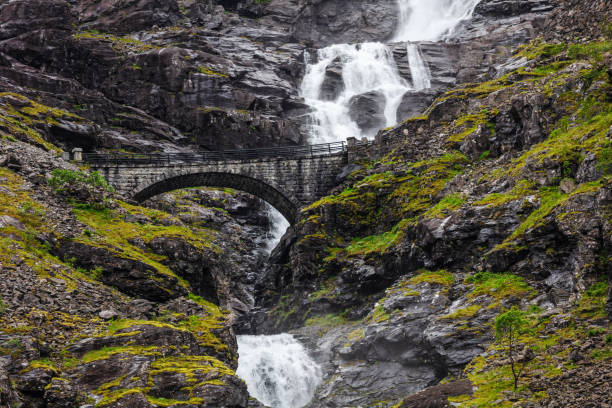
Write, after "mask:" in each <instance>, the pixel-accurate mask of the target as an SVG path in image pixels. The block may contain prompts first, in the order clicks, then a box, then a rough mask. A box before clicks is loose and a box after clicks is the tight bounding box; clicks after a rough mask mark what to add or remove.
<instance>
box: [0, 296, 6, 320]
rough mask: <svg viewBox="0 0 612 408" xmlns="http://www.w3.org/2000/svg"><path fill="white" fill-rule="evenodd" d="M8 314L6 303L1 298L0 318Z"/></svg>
mask: <svg viewBox="0 0 612 408" xmlns="http://www.w3.org/2000/svg"><path fill="white" fill-rule="evenodd" d="M5 312H6V303H4V301H3V300H2V298H0V316H2V315H3V314H4V313H5Z"/></svg>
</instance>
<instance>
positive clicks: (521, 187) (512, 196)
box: [474, 180, 536, 207]
mask: <svg viewBox="0 0 612 408" xmlns="http://www.w3.org/2000/svg"><path fill="white" fill-rule="evenodd" d="M535 193H536V191H535V182H534V181H532V180H520V181H519V182H517V183H516V185H515V186H514V187H513V188H512V190H510V191H509V192H507V193H493V194H489V195H487V196H486V197H484V198H483V199H482V200H480V201H477V202H475V203H474V205H490V206H492V207H500V206H502V205H504V204H506V203H508V202H510V201H514V200H518V199H520V198H523V197H526V196H528V195H531V194H535Z"/></svg>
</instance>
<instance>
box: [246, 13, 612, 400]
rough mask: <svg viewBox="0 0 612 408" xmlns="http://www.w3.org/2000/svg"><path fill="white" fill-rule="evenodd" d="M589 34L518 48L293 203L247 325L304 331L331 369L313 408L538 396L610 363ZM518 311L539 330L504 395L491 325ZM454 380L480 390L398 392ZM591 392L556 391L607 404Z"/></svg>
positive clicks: (599, 116)
mask: <svg viewBox="0 0 612 408" xmlns="http://www.w3.org/2000/svg"><path fill="white" fill-rule="evenodd" d="M568 4H569V3H567V4H563V5H562V7H568ZM485 6H487V7H496V8H497V7H501V5H499V4H497V3H493V2H491V4H485V5H482V7H485ZM482 7H481V8H480V10H481V12H483V13H484V11H482V10H483V9H482ZM599 7H600V8H599V9H597V10H598V11H599V12H602V13H607V12H608V10H607V8H605V6H603V4H602V5H599ZM581 12H582V13H584V14H582V16H584V17H586V16H590V15H591V14H590V13H592V12H593V10H592V9H590V6H588V7H586V8H585V9H583V10H582V11H581ZM576 14H579V11H576ZM584 17H580V15H576V16H575V17H574V18H575V19H576V20H578V21H589V20H588V18H586V19H585V20H583V18H584ZM565 18H566V16H561V14H552V15H551V16H550V19H547V20H543V21H542V22H541V24H540V27H542V29H544V30H547V28H546V27H552V26H555V24H564V22H563V21H560V20H559V19H565ZM586 26H587V28H586V30H585V31H584V33H585V34H584V35H585V38H584V42H583V43H582V44H573V45H567V44H565V43H562V44H547V43H544V42H533V43H531V44H530V45H529V46H527V47H523V48H519V50H518V52H517V53H516V54H515V55H514V56H513V57H512V58H511V59H510V60H508V61H507V63H506V64H505V65H504V66H503V67H500V69H499V71H497V72H494V71H490V72H488V73H487V74H486V75H485V78H493V79H492V80H490V81H486V82H480V83H475V84H469V85H467V86H460V87H456V88H455V89H453V90H451V91H449V92H446V93H444V94H442V95H441V96H440V97H439V98H437V99H436V100H435V102H434V103H433V105H432V106H431V107H430V108H429V109H428V110H427V112H426V114H425V116H423V117H417V118H414V119H410V120H408V121H405V122H404V123H403V124H401V125H399V126H398V127H396V128H394V129H391V130H388V131H383V132H382V133H381V134H380V135H379V136H378V140H382V141H383V142H382V145H380V146H377V145H374V146H373V147H372V148H370V149H369V150H366V151H364V152H363V156H362V158H361V159H362V160H363V161H362V162H361V164H360V165H359V166H356V167H354V168H352V171H353V172H352V174H351V176H350V177H349V181H347V182H346V183H345V185H343V186H340V187H338V189H337V190H335V191H334V194H333V195H330V196H329V197H326V198H324V199H322V200H320V201H318V202H316V203H314V204H312V205H311V206H309V207H307V208H305V209H303V211H302V221H301V222H300V223H299V224H298V225H297V226H296V227H295V232H294V233H293V234H292V235H290V236H289V235H288V236H286V237H285V238H286V241H285V243H284V244H285V245H284V246H283V247H281V248H279V249H278V250H277V252H276V254H275V257H274V258H273V261H274V265H272V266H271V267H270V268H269V269H268V271H267V274H266V276H265V278H264V279H263V280H262V282H261V284H260V288H259V289H260V291H259V299H260V305H261V306H262V307H263V308H264V309H265V310H267V313H265V314H264V313H260V314H259V315H257V316H256V318H257V320H258V327H259V329H260V330H262V331H264V332H270V331H272V332H273V331H285V330H293V331H294V332H295V333H297V334H298V335H301V336H304V338H305V339H306V340H305V341H309V342H310V344H311V347H312V349H313V350H315V352H316V353H318V357H319V359H320V361H322V362H323V363H324V364H326V370H327V376H326V381H325V383H324V385H323V386H321V387H320V388H319V390H318V392H317V395H316V397H315V400H314V401H313V402H312V403H311V406H313V407H331V406H373V405H374V404H375V403H378V404H381V406H390V405H393V404H396V403H398V402H399V403H398V405H396V406H402V407H404V406H406V407H413V406H414V407H417V406H430V405H420V404H426V401H428V400H430V399H432V400H434V401H438V402H437V403H436V404H439V405H431V406H446V404H447V403H448V400H447V397H451V401H454V402H458V403H459V402H461V403H464V404H466V405H465V406H498V405H499V406H504V404H509V402H508V400H510V401H514V402H516V401H519V402H520V404H521V405H519V406H549V405H547V404H549V403H552V402H551V401H556V398H557V397H554V396H553V395H558V392H557V391H555V390H553V389H551V388H548V387H549V386H547V385H543V383H542V382H541V381H540V380H539V377H540V376H541V375H545V376H549V375H550V376H553V377H555V378H556V377H557V376H559V378H567V377H568V376H570V375H571V373H572V372H573V371H572V370H574V368H575V367H576V365H579V366H580V367H582V369H583V370H587V371H588V370H591V369H593V370H597V367H599V366H600V364H602V365H603V366H605V363H602V362H601V360H605V359H606V358H607V357H605V356H608V355H609V339H608V337H609V327H608V326H609V316H610V315H609V313H610V310H611V309H610V304H611V300H610V299H611V298H610V295H609V289H608V288H609V281H610V272H611V269H610V259H609V256H608V254H609V251H610V244H611V242H612V241H610V218H609V214H610V202H611V201H610V198H611V197H610V184H609V174H610V167H609V166H610V163H609V144H610V137H611V125H612V123H611V122H610V86H611V81H610V80H611V77H610V75H611V74H612V66H611V65H610V55H609V51H610V39H609V38H610V37H604V36H602V34H601V33H602V31H601V26H600V28H599V30H600V31H595V30H596V29H595V28H593V27H594V26H595V25H594V24H593V25H588V24H587V25H586ZM545 33H548V31H545ZM546 35H548V34H546ZM551 35H552V34H551ZM608 35H609V34H608ZM589 38H590V39H591V40H592V41H591V42H589V41H588V39H589ZM593 38H595V40H593ZM606 38H607V39H606ZM517 67H520V68H518V69H517ZM512 306H517V307H519V308H521V309H522V310H524V311H526V312H525V313H526V316H527V317H528V319H529V320H530V322H531V323H530V324H532V327H533V328H534V331H533V332H531V334H530V335H528V336H527V337H526V338H525V339H524V340H523V342H522V344H521V347H523V346H524V347H525V349H524V350H523V351H522V353H523V354H521V355H520V358H522V359H523V360H522V361H523V362H527V364H528V365H527V366H528V367H529V368H528V369H527V372H526V374H525V378H523V380H522V381H524V383H526V384H527V385H526V386H525V387H524V388H522V389H521V392H520V393H517V394H512V393H508V394H504V393H502V392H501V391H502V390H503V389H505V388H504V387H505V386H503V385H501V384H503V382H504V381H506V380H505V379H503V378H508V376H509V375H510V373H509V368H508V366H507V365H505V364H506V363H507V360H504V358H505V357H506V356H505V355H504V353H503V350H502V349H501V348H500V347H498V346H497V345H496V344H495V343H494V340H495V339H494V336H493V335H494V331H493V329H492V327H491V325H492V322H493V320H494V318H495V317H496V316H497V315H498V314H500V313H501V312H503V311H504V310H507V309H509V308H511V307H512ZM580 333H582V334H580ZM584 333H590V334H589V335H588V336H591V337H590V338H589V340H588V341H584V337H583V336H584ZM548 346H550V348H548ZM568 350H575V351H572V353H575V354H572V355H573V357H571V358H570V359H568V357H567V354H566V353H568V352H569V351H568ZM460 376H467V377H468V378H469V379H470V381H471V382H472V384H473V385H475V386H476V388H474V389H470V390H469V392H466V390H465V388H464V387H463V385H461V384H459V383H457V384H454V385H453V386H451V387H449V388H448V389H443V390H442V389H438V388H435V387H434V388H432V389H431V390H430V391H426V392H424V393H422V394H418V395H415V396H414V397H411V398H407V399H406V400H405V401H403V402H402V397H403V396H406V395H409V394H412V393H415V392H417V391H419V390H421V389H423V388H425V387H427V386H428V385H432V384H437V383H438V382H439V381H440V380H441V379H444V378H446V379H449V378H451V379H452V378H457V377H460ZM493 378H495V380H493ZM586 378H588V375H585V378H584V379H580V380H577V381H578V382H579V381H589V380H587V379H586ZM494 384H497V386H499V388H498V389H495V386H496V385H494ZM595 389H596V391H593V392H592V393H591V392H584V393H582V392H579V391H575V392H574V393H575V395H574V396H572V397H571V398H569V399H568V400H566V401H569V400H581V401H590V402H592V403H594V404H595V405H597V404H605V403H609V397H606V396H604V395H605V394H606V388H605V387H604V386H603V385H602V386H597V387H595ZM464 394H469V395H464ZM453 395H454V397H453ZM459 395H461V397H459ZM453 398H454V399H453ZM432 403H433V402H432ZM473 404H475V405H473ZM500 404H501V405H500ZM553 404H554V403H553ZM567 404H569V405H567ZM570 405H571V403H570V402H563V403H559V405H553V406H570ZM508 406H510V405H508Z"/></svg>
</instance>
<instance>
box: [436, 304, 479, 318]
mask: <svg viewBox="0 0 612 408" xmlns="http://www.w3.org/2000/svg"><path fill="white" fill-rule="evenodd" d="M480 309H482V306H480V305H470V306H467V307H464V308H462V309H457V310H456V311H455V312H454V313H450V314H447V315H444V316H441V317H440V320H462V321H463V320H467V319H468V318H470V317H473V316H474V315H475V314H476V313H477V312H478V311H479V310H480Z"/></svg>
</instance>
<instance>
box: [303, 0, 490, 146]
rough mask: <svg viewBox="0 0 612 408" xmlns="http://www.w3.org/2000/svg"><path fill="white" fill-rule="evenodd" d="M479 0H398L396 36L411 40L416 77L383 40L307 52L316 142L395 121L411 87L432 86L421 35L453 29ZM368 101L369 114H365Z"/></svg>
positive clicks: (306, 83)
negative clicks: (403, 72)
mask: <svg viewBox="0 0 612 408" xmlns="http://www.w3.org/2000/svg"><path fill="white" fill-rule="evenodd" d="M479 1H480V0H398V9H399V21H398V27H397V30H396V34H395V36H394V38H393V41H395V42H410V43H411V44H408V45H407V57H406V58H407V60H408V61H407V62H408V64H409V66H410V73H411V77H412V80H411V82H408V81H407V80H405V79H404V78H402V77H401V76H400V74H399V72H398V68H397V64H396V61H395V59H394V56H393V53H392V52H391V49H390V48H389V47H387V46H386V45H385V44H382V43H363V44H335V45H331V46H329V47H326V48H323V49H320V50H317V52H316V55H314V56H311V55H310V54H309V53H308V52H306V53H305V63H306V73H305V75H304V78H303V80H302V83H301V86H300V95H301V96H302V97H303V98H304V100H305V102H306V104H307V105H309V106H310V107H311V108H312V114H311V127H310V138H311V142H314V143H325V142H333V141H338V140H344V139H346V138H347V137H351V136H352V137H357V138H361V137H363V136H366V137H372V136H374V135H375V134H376V132H377V131H378V130H379V129H381V128H383V127H385V126H393V125H395V124H396V123H397V109H398V107H399V105H400V104H401V102H402V97H403V96H404V94H405V93H406V92H408V91H419V90H422V89H426V88H429V87H431V75H430V72H429V68H428V67H427V64H426V63H425V61H424V60H423V57H422V55H421V51H420V49H419V45H418V44H412V43H413V42H417V41H437V40H441V39H444V38H446V37H448V36H449V35H451V33H452V30H453V28H455V27H456V26H457V25H458V24H459V23H460V22H461V21H463V20H465V19H467V18H470V17H471V15H472V13H473V12H474V8H475V7H476V5H477V4H478V3H479ZM364 107H365V112H366V113H365V114H363V111H364Z"/></svg>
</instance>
